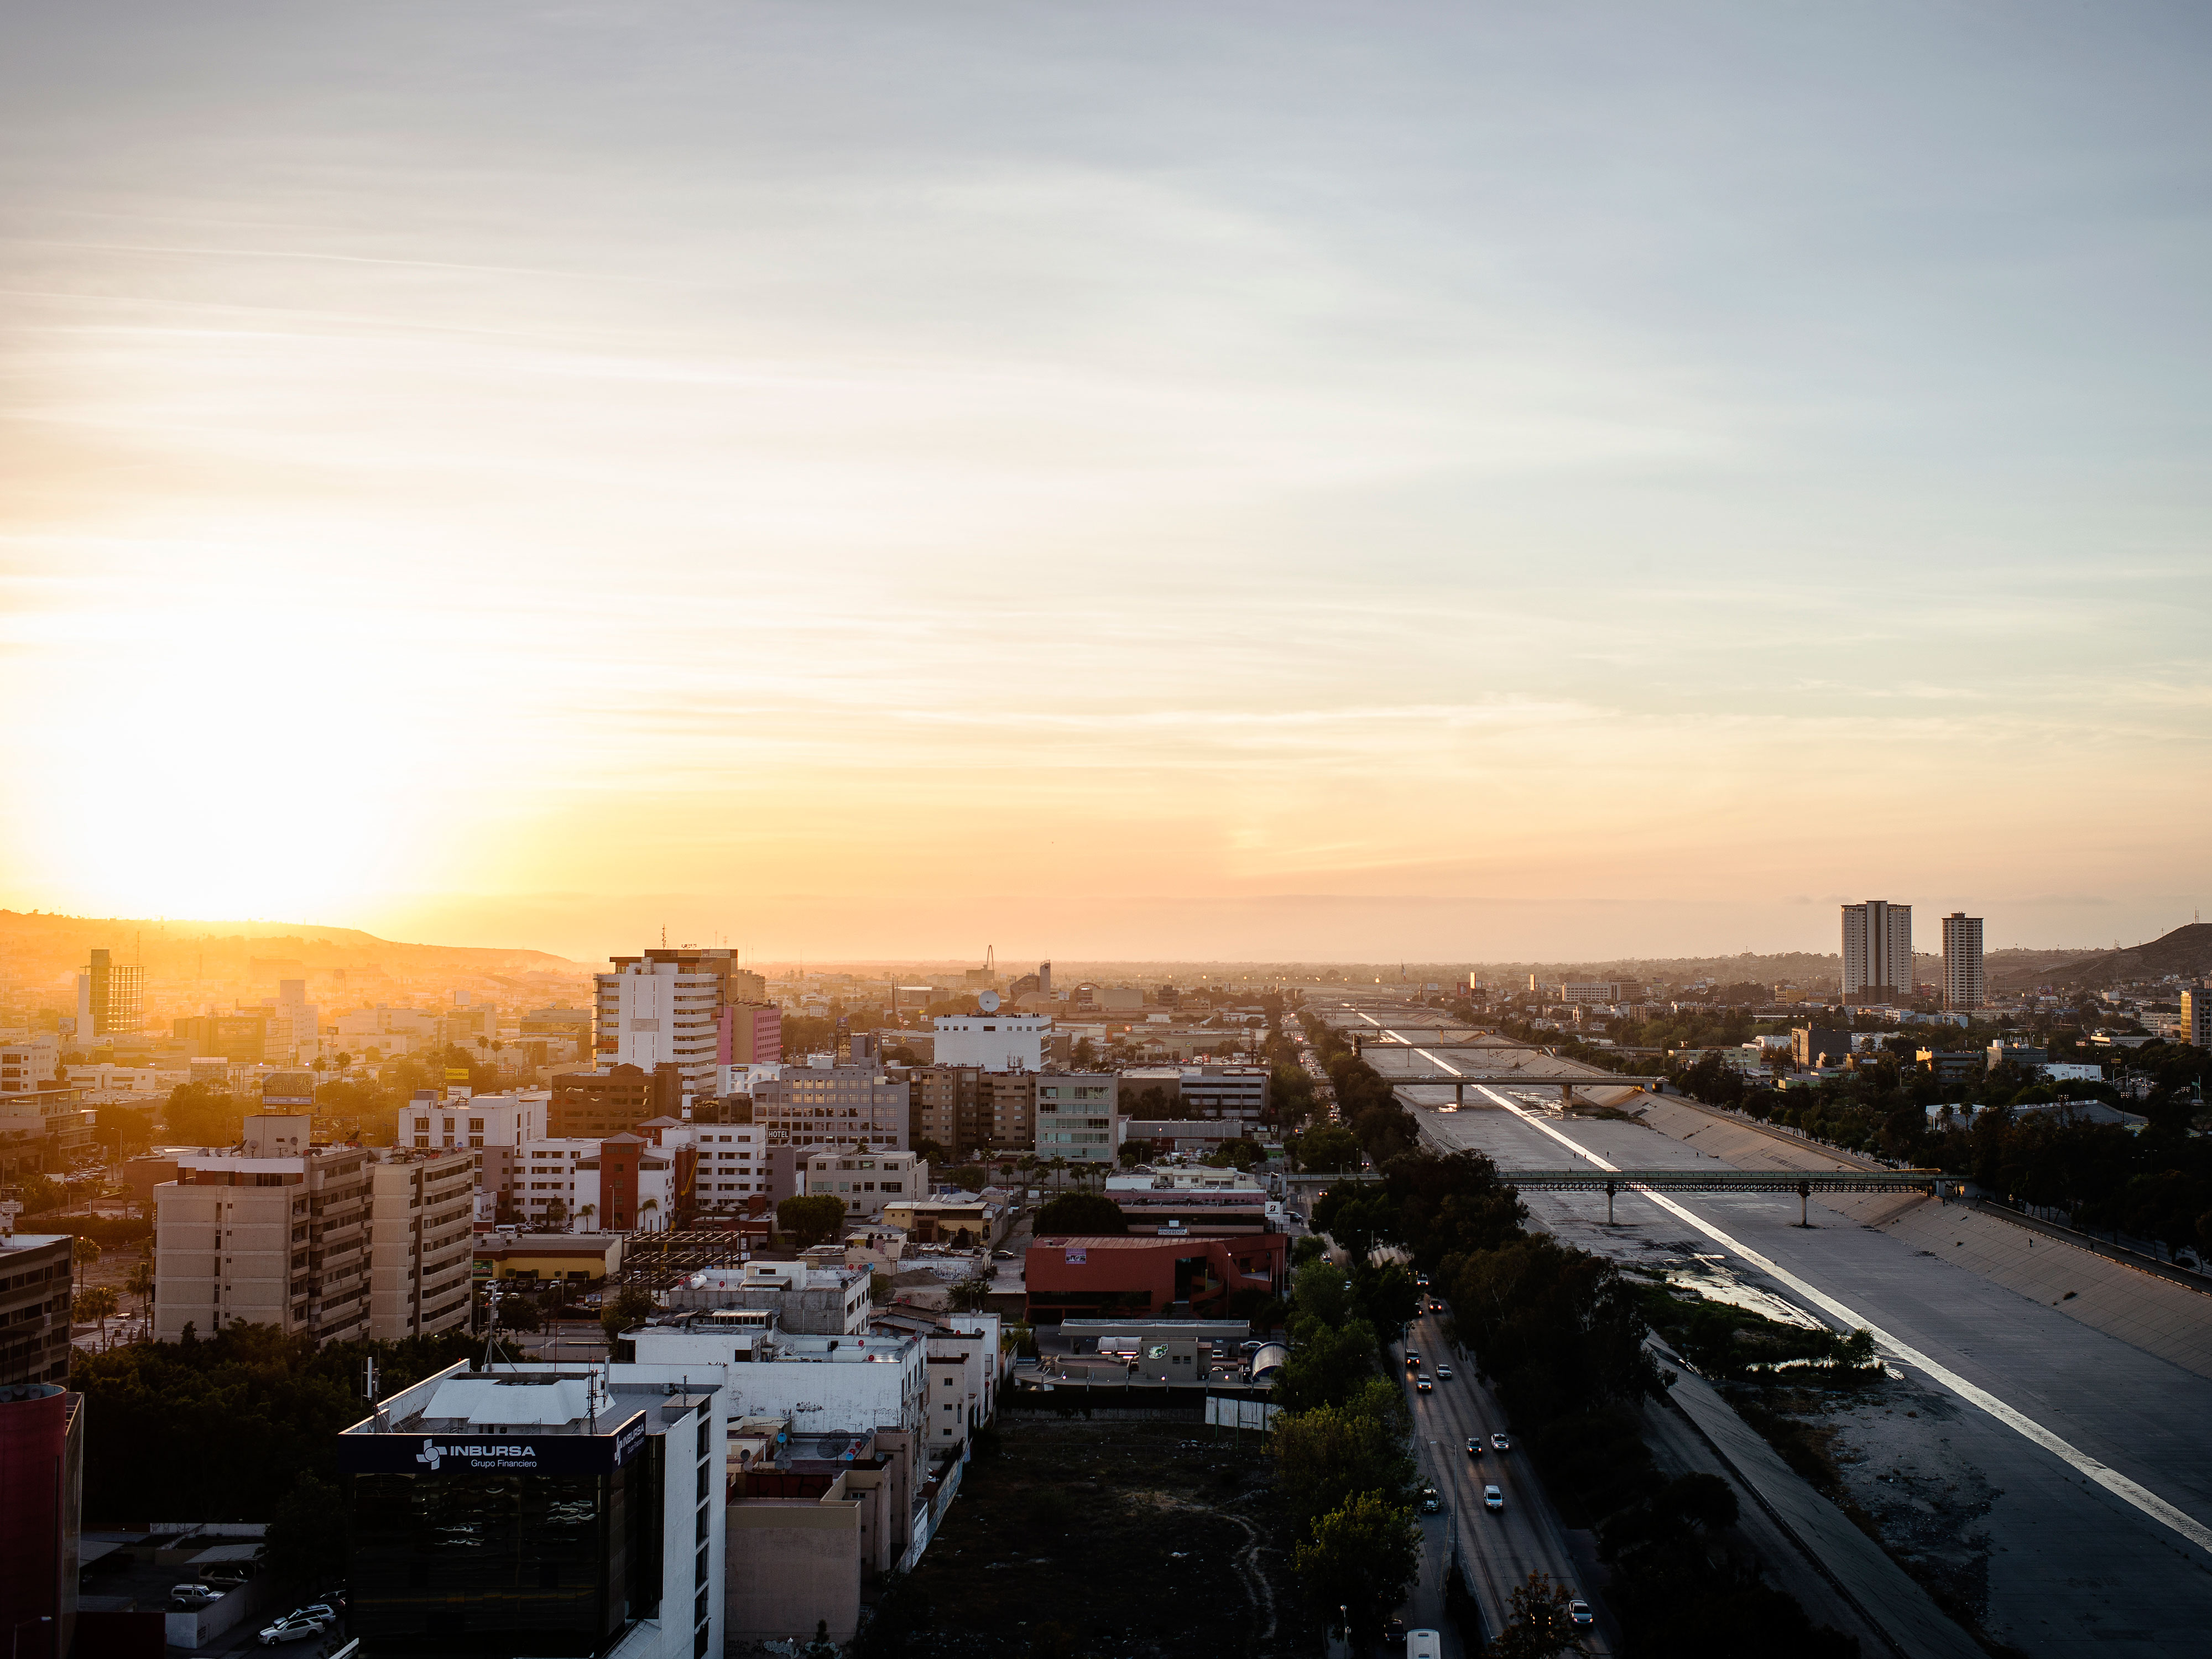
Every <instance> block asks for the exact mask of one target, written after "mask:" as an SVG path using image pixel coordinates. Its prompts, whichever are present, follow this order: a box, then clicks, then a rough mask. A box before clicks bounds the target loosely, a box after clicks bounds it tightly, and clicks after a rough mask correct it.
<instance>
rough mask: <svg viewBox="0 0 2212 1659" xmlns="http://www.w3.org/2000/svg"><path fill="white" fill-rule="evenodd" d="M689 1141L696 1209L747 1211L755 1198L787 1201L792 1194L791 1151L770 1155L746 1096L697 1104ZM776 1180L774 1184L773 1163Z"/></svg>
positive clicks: (694, 1108) (734, 1096)
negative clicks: (694, 1161)
mask: <svg viewBox="0 0 2212 1659" xmlns="http://www.w3.org/2000/svg"><path fill="white" fill-rule="evenodd" d="M690 1127H691V1141H692V1144H693V1146H696V1148H697V1149H698V1156H699V1167H698V1177H697V1180H698V1194H699V1204H698V1207H699V1208H700V1209H702V1210H707V1211H718V1210H719V1211H724V1212H727V1211H732V1210H740V1211H742V1210H746V1209H750V1207H751V1206H752V1201H753V1197H754V1194H767V1195H769V1196H770V1197H775V1196H776V1195H778V1193H779V1190H780V1191H781V1195H782V1196H785V1197H788V1196H790V1194H791V1192H792V1191H793V1182H792V1177H791V1165H792V1152H791V1148H790V1147H788V1146H784V1147H780V1148H778V1149H777V1151H776V1152H775V1153H774V1154H771V1153H770V1152H769V1147H768V1139H767V1131H766V1130H765V1129H763V1128H762V1127H759V1126H758V1125H757V1124H756V1123H755V1122H754V1121H753V1103H752V1097H750V1095H731V1096H727V1097H725V1098H723V1099H721V1100H717V1101H702V1102H700V1103H698V1104H696V1105H695V1106H694V1107H693V1108H692V1112H691V1126H690ZM779 1163H780V1164H781V1177H782V1178H781V1180H779V1179H778V1168H777V1166H778V1164H779Z"/></svg>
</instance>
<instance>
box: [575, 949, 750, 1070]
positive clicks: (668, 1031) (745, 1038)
mask: <svg viewBox="0 0 2212 1659" xmlns="http://www.w3.org/2000/svg"><path fill="white" fill-rule="evenodd" d="M609 960H610V961H611V962H612V963H614V967H615V971H614V972H612V973H611V974H596V975H592V978H593V979H594V981H596V983H597V985H598V987H599V994H598V1000H597V1013H598V1022H597V1023H598V1035H597V1036H596V1038H595V1040H594V1042H593V1047H594V1048H595V1050H596V1052H597V1055H598V1060H599V1064H600V1065H602V1066H613V1065H623V1066H642V1067H644V1069H645V1070H647V1071H648V1072H650V1071H651V1070H652V1069H653V1067H654V1066H657V1065H659V1064H660V1063H661V1062H662V1061H664V1060H673V1061H675V1062H676V1064H677V1065H678V1066H681V1067H682V1068H683V1072H684V1085H685V1087H686V1088H687V1089H690V1091H692V1092H694V1093H696V1094H702V1095H703V1094H710V1093H712V1092H713V1091H714V1067H715V1066H717V1065H721V1066H727V1065H730V1064H732V1063H738V1064H752V1063H757V1062H759V1061H761V1060H777V1059H780V1058H781V1056H782V1053H783V1036H782V1027H781V1015H780V1014H779V1015H777V1016H776V1017H775V1018H769V1012H771V1011H769V1010H768V1007H767V1005H768V981H767V980H766V979H764V978H763V977H762V976H761V975H758V974H756V973H753V972H751V971H750V970H749V969H743V968H740V967H738V953H737V952H736V951H733V950H731V949H729V948H727V947H726V946H717V947H714V948H711V949H702V947H700V946H698V945H680V946H676V947H673V948H671V947H668V946H662V947H660V948H659V949H656V950H650V951H645V952H644V953H642V954H641V955H639V956H635V957H610V958H609ZM702 1034H703V1040H704V1043H705V1047H704V1048H702V1047H701V1046H700V1045H701V1042H702ZM771 1049H772V1050H773V1051H774V1052H773V1053H770V1052H769V1050H771Z"/></svg>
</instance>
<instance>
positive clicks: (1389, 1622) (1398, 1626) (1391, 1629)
mask: <svg viewBox="0 0 2212 1659" xmlns="http://www.w3.org/2000/svg"><path fill="white" fill-rule="evenodd" d="M1405 1639H1406V1621H1405V1620H1402V1619H1401V1618H1400V1617H1399V1616H1398V1615H1397V1614H1396V1613H1392V1614H1391V1615H1390V1616H1389V1618H1388V1619H1385V1620H1383V1640H1384V1641H1385V1642H1388V1643H1390V1644H1392V1645H1393V1646H1395V1645H1396V1644H1398V1643H1400V1642H1402V1641H1404V1640H1405Z"/></svg>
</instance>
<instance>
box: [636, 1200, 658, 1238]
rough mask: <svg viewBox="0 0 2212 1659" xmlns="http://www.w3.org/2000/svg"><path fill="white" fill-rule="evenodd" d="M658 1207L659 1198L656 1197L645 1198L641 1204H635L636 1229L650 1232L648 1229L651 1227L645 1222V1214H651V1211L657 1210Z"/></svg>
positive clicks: (650, 1229)
mask: <svg viewBox="0 0 2212 1659" xmlns="http://www.w3.org/2000/svg"><path fill="white" fill-rule="evenodd" d="M659 1208H660V1200H659V1199H657V1198H648V1199H647V1200H645V1202H644V1203H642V1204H641V1205H639V1206H637V1225H638V1229H639V1231H641V1232H650V1231H652V1228H651V1227H649V1226H648V1225H647V1223H646V1218H647V1216H649V1215H652V1214H653V1213H654V1212H656V1211H658V1210H659Z"/></svg>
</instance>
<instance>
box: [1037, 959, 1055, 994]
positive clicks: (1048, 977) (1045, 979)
mask: <svg viewBox="0 0 2212 1659" xmlns="http://www.w3.org/2000/svg"><path fill="white" fill-rule="evenodd" d="M1037 989H1038V990H1040V991H1042V993H1043V994H1045V995H1047V996H1050V995H1051V994H1052V964H1051V963H1048V962H1040V963H1037Z"/></svg>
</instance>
